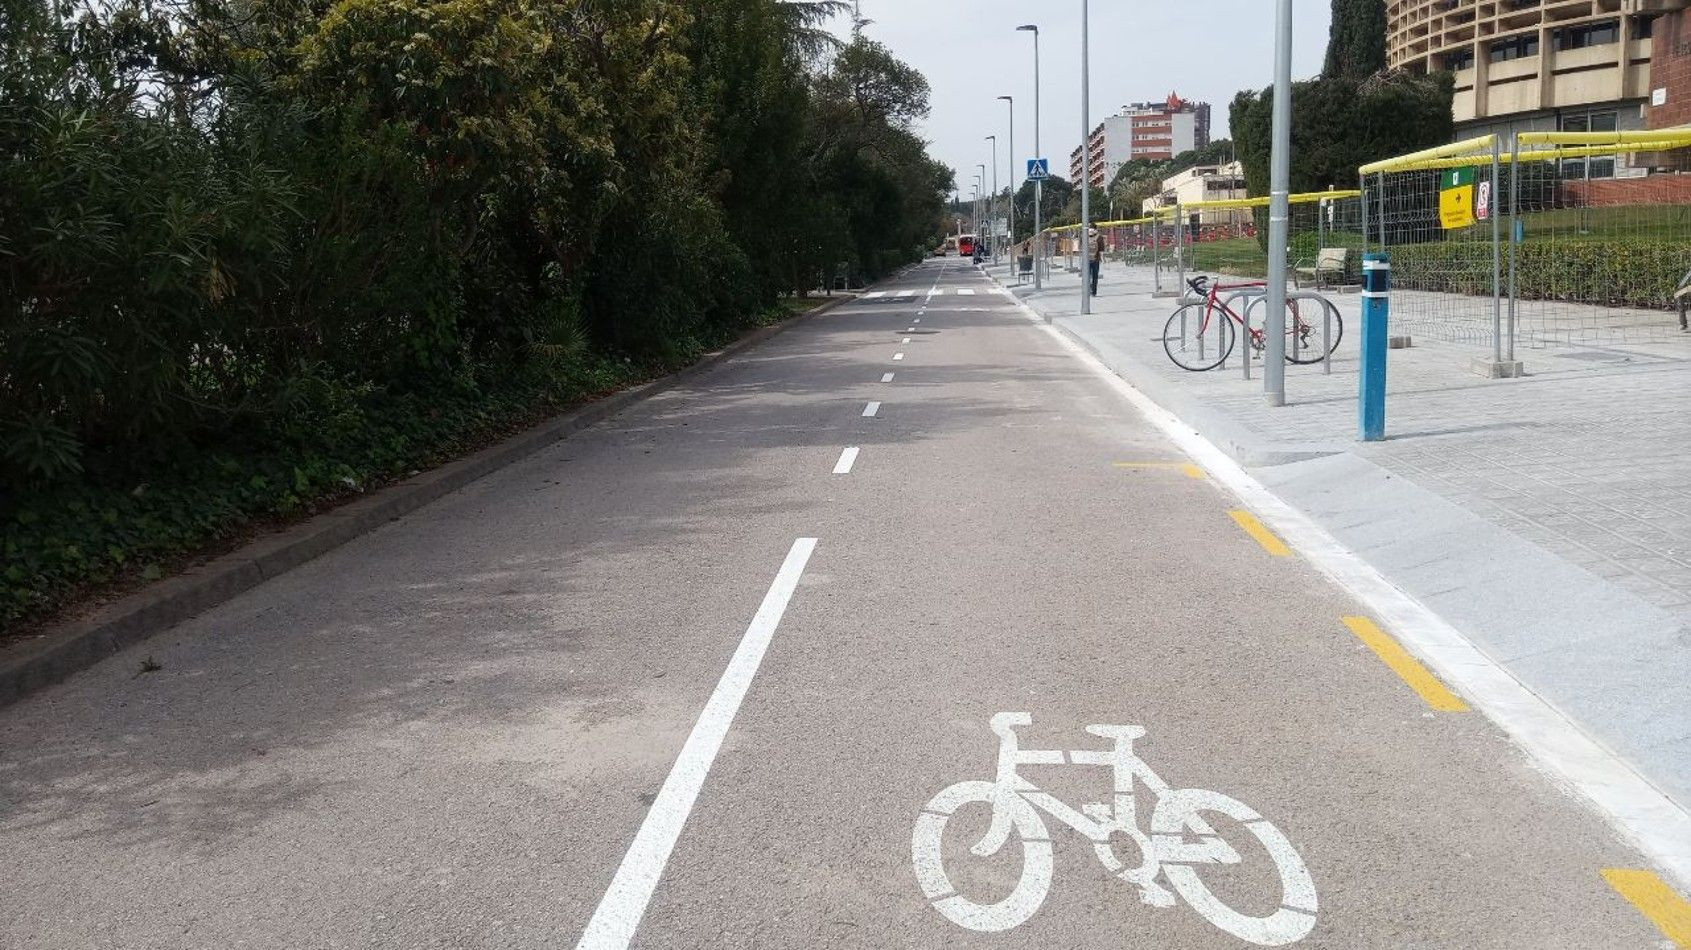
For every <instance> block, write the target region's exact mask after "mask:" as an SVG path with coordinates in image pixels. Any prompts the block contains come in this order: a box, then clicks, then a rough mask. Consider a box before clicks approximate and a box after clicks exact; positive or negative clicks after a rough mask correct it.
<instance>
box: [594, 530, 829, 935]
mask: <svg viewBox="0 0 1691 950" xmlns="http://www.w3.org/2000/svg"><path fill="white" fill-rule="evenodd" d="M815 550H816V539H815V538H799V539H798V540H797V541H794V542H793V546H792V548H791V549H790V550H788V552H787V559H786V560H785V561H783V562H782V564H781V570H780V571H779V572H778V573H777V574H776V575H775V582H774V583H773V584H771V585H770V586H769V593H767V594H765V595H764V598H763V604H762V605H761V606H759V607H758V609H757V614H756V615H754V616H753V617H752V622H751V624H750V626H748V627H746V633H745V636H743V637H742V638H741V639H740V646H739V647H738V648H737V649H736V650H735V651H734V656H733V658H732V659H730V660H729V661H728V667H727V669H725V670H723V671H722V678H721V679H720V680H718V681H717V684H716V689H715V690H714V691H712V692H711V695H710V699H709V700H708V701H706V703H705V709H704V712H702V713H700V714H699V721H698V722H697V723H695V724H694V725H693V731H692V732H691V733H690V734H689V735H688V736H687V741H686V743H685V744H683V745H682V747H681V754H680V755H679V756H677V757H676V759H675V765H674V766H673V767H671V768H670V770H669V777H668V778H666V779H664V783H663V788H661V789H660V790H659V791H658V797H657V798H656V799H655V800H654V801H653V802H652V807H651V808H650V809H649V810H647V812H646V820H645V821H643V822H641V823H640V830H639V831H638V832H636V833H635V835H634V843H633V844H631V845H629V846H628V853H627V854H626V855H624V856H623V859H622V864H621V865H619V866H618V867H617V871H616V875H615V876H614V877H612V878H611V886H610V887H609V888H608V889H606V891H605V896H604V897H603V898H602V899H601V900H600V901H599V907H598V909H596V910H595V911H594V912H593V917H592V919H591V920H589V921H588V922H587V929H586V930H584V931H583V932H582V934H581V940H580V942H578V943H577V944H576V950H623V948H626V947H627V946H628V942H629V941H630V940H632V939H634V931H635V930H636V929H638V928H639V926H640V918H641V917H643V916H644V915H645V913H646V905H647V904H649V903H651V900H652V892H653V891H654V890H656V889H657V886H658V879H659V878H660V877H662V876H663V869H664V865H666V864H667V863H669V855H670V852H671V851H673V850H674V849H675V842H676V840H677V839H679V838H680V837H681V829H682V827H683V826H684V825H686V823H687V815H688V814H689V813H690V812H692V810H693V803H694V801H696V800H697V799H698V797H699V790H700V789H701V788H703V787H704V784H705V776H706V775H707V774H708V773H709V772H710V767H711V763H712V762H714V761H716V754H717V752H718V751H720V750H721V749H722V740H723V738H724V737H725V736H727V735H728V727H729V726H731V725H733V723H734V716H735V714H736V713H738V712H739V710H740V703H741V702H742V701H744V700H745V698H746V691H747V690H749V689H750V688H751V685H752V679H753V677H755V676H756V675H757V668H758V667H759V666H760V665H762V663H763V654H764V652H765V651H767V650H768V649H769V643H770V641H771V640H773V639H774V638H775V628H776V627H778V626H780V624H781V617H782V615H783V614H785V613H786V611H787V602H788V601H790V600H791V599H792V597H793V592H794V591H795V590H797V589H798V584H799V578H800V577H801V576H803V574H804V566H805V564H806V563H808V562H809V561H810V555H811V554H812V553H813V552H814V551H815Z"/></svg>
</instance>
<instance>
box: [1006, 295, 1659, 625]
mask: <svg viewBox="0 0 1691 950" xmlns="http://www.w3.org/2000/svg"><path fill="white" fill-rule="evenodd" d="M1106 273H1107V279H1106V280H1105V281H1104V282H1103V283H1102V284H1101V285H1100V287H1099V299H1098V301H1097V306H1096V307H1095V313H1094V314H1093V316H1092V317H1091V318H1082V317H1080V316H1079V315H1078V314H1074V316H1072V317H1069V318H1068V319H1066V320H1065V323H1066V324H1067V325H1068V326H1070V327H1071V328H1072V329H1074V330H1076V331H1077V332H1078V333H1080V334H1082V335H1083V336H1096V337H1099V338H1101V339H1109V340H1111V341H1112V342H1116V343H1117V344H1118V345H1125V346H1127V347H1130V348H1132V349H1133V350H1135V351H1136V353H1135V355H1137V356H1139V357H1140V358H1141V362H1143V363H1144V364H1145V367H1146V368H1147V369H1149V370H1152V371H1155V372H1157V373H1158V375H1159V376H1161V377H1162V378H1164V379H1165V380H1167V381H1168V382H1170V383H1171V384H1174V385H1178V386H1181V387H1182V388H1184V389H1187V390H1189V391H1190V392H1191V393H1192V394H1194V395H1195V396H1197V397H1198V398H1201V399H1202V400H1203V401H1204V402H1205V403H1207V404H1209V405H1211V406H1213V407H1215V408H1216V409H1217V410H1218V411H1220V412H1222V413H1223V414H1225V415H1226V416H1227V417H1228V418H1230V419H1232V420H1234V421H1236V422H1238V423H1240V424H1241V425H1242V426H1243V427H1245V428H1246V429H1247V430H1248V431H1249V432H1250V433H1252V434H1254V435H1257V436H1259V437H1260V438H1261V439H1262V440H1263V441H1264V442H1265V443H1270V444H1272V443H1280V444H1301V445H1307V444H1309V443H1320V444H1331V445H1332V446H1333V447H1334V448H1343V449H1346V450H1350V451H1354V452H1357V453H1359V454H1361V455H1363V456H1364V457H1366V458H1368V459H1370V460H1372V461H1374V462H1376V463H1377V464H1379V465H1381V466H1383V467H1385V468H1387V469H1390V470H1391V471H1393V472H1396V473H1398V474H1401V475H1403V476H1404V477H1406V478H1409V479H1411V480H1413V481H1414V482H1415V483H1416V484H1418V485H1420V486H1422V487H1424V488H1427V489H1429V490H1431V491H1434V492H1436V493H1438V494H1439V495H1441V496H1443V497H1444V498H1447V499H1449V500H1450V501H1452V502H1455V503H1457V504H1459V505H1461V506H1463V507H1465V508H1468V509H1470V510H1472V511H1474V512H1475V513H1476V514H1479V515H1481V516H1482V517H1484V518H1486V520H1488V521H1490V522H1492V523H1494V524H1496V525H1498V526H1500V527H1503V528H1506V529H1508V530H1510V531H1512V532H1514V533H1515V534H1517V535H1519V536H1521V537H1522V538H1525V539H1526V540H1528V541H1532V542H1534V543H1537V544H1541V545H1543V546H1545V547H1547V548H1549V549H1550V550H1552V551H1554V552H1555V553H1557V554H1558V555H1560V556H1562V557H1563V558H1565V559H1567V560H1569V561H1572V562H1573V563H1575V564H1578V565H1580V566H1582V567H1585V568H1586V569H1587V570H1590V571H1591V572H1592V573H1595V574H1597V575H1599V576H1601V577H1604V578H1607V579H1609V580H1612V581H1614V582H1615V583H1617V584H1619V585H1620V586H1622V587H1624V588H1626V589H1627V590H1630V591H1632V592H1634V593H1636V594H1638V595H1639V596H1641V597H1643V598H1644V599H1646V600H1648V601H1650V602H1651V603H1653V604H1656V605H1657V606H1660V607H1665V608H1671V609H1674V610H1676V611H1678V612H1679V615H1680V616H1681V617H1682V618H1683V619H1684V620H1685V621H1686V622H1687V623H1691V335H1687V336H1686V338H1685V339H1684V340H1683V341H1670V342H1667V343H1649V344H1638V345H1635V346H1615V345H1613V344H1606V345H1592V346H1575V347H1563V348H1547V349H1536V350H1523V351H1522V352H1521V353H1520V354H1518V355H1520V356H1522V357H1523V358H1524V362H1525V363H1526V367H1527V371H1528V373H1529V374H1530V375H1529V376H1527V377H1526V378H1524V379H1517V380H1488V379H1482V378H1480V377H1479V376H1476V375H1474V374H1473V373H1471V372H1470V371H1468V369H1467V364H1468V359H1469V357H1471V356H1478V355H1483V352H1482V351H1480V350H1477V349H1472V348H1469V347H1462V346H1456V345H1452V344H1446V343H1438V342H1436V341H1420V340H1418V341H1416V345H1415V346H1414V347H1412V348H1410V349H1406V350H1395V351H1393V352H1392V354H1391V368H1390V376H1389V380H1388V387H1387V388H1388V393H1389V397H1388V405H1387V414H1388V435H1389V438H1388V439H1387V440H1386V441H1385V442H1382V443H1361V442H1357V441H1355V433H1356V387H1357V380H1356V372H1357V351H1356V348H1355V345H1356V341H1357V336H1358V334H1357V326H1358V324H1357V321H1358V319H1359V307H1360V304H1359V301H1358V298H1357V297H1356V296H1354V295H1343V294H1340V295H1335V297H1334V299H1335V301H1336V302H1338V303H1339V305H1340V310H1341V312H1342V313H1343V315H1344V322H1345V330H1346V333H1345V337H1344V339H1343V341H1342V342H1341V343H1340V348H1339V350H1338V352H1337V354H1336V355H1335V358H1334V360H1333V366H1332V374H1331V375H1324V374H1323V373H1322V372H1321V369H1320V367H1288V372H1287V383H1286V387H1287V396H1288V401H1289V403H1290V404H1289V405H1288V406H1286V407H1283V408H1279V409H1275V408H1271V407H1269V406H1268V405H1267V404H1266V403H1265V401H1264V400H1263V397H1262V384H1261V367H1260V366H1254V367H1253V376H1254V377H1255V379H1254V380H1253V381H1250V382H1247V381H1246V380H1244V379H1243V378H1242V373H1241V369H1240V365H1239V362H1238V359H1237V357H1235V358H1234V359H1233V360H1231V361H1230V362H1229V365H1228V367H1226V368H1225V369H1222V370H1213V371H1211V372H1208V373H1188V372H1186V371H1184V370H1181V369H1180V368H1178V367H1176V366H1175V365H1174V364H1173V363H1171V362H1170V361H1169V360H1168V359H1167V358H1166V357H1165V356H1164V355H1163V353H1162V351H1161V348H1160V344H1159V343H1158V342H1157V339H1156V338H1157V336H1158V335H1159V333H1160V331H1161V329H1162V321H1163V320H1164V319H1166V318H1167V316H1168V313H1169V311H1170V310H1171V309H1172V307H1173V301H1170V300H1153V299H1151V298H1150V287H1151V283H1150V278H1149V275H1148V274H1147V273H1145V272H1143V271H1137V272H1135V271H1125V272H1124V268H1122V267H1120V266H1119V265H1118V266H1112V267H1111V268H1109V270H1108V271H1107V272H1106ZM1054 283H1055V285H1056V286H1055V288H1054V289H1052V290H1049V291H1047V292H1046V293H1045V294H1043V295H1041V296H1039V297H1030V298H1029V299H1028V302H1029V303H1030V304H1032V305H1033V306H1034V307H1035V308H1036V309H1038V310H1040V311H1041V312H1042V313H1047V312H1049V313H1061V312H1063V311H1065V310H1066V311H1068V312H1069V313H1073V312H1074V311H1077V310H1078V301H1077V298H1076V297H1075V294H1076V293H1078V283H1077V282H1076V279H1075V277H1074V276H1073V275H1069V274H1063V273H1059V274H1058V275H1057V276H1056V278H1055V281H1054ZM1172 284H1173V280H1172V278H1168V277H1165V281H1164V285H1165V286H1170V285H1172ZM1259 312H1260V311H1259ZM1668 319H1671V318H1668Z"/></svg>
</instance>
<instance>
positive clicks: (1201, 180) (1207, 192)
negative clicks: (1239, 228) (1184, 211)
mask: <svg viewBox="0 0 1691 950" xmlns="http://www.w3.org/2000/svg"><path fill="white" fill-rule="evenodd" d="M1245 196H1246V194H1245V166H1244V165H1242V164H1240V163H1238V162H1232V163H1229V164H1226V165H1200V166H1198V167H1196V168H1189V169H1187V170H1186V171H1183V172H1181V173H1180V174H1178V175H1173V176H1171V177H1169V178H1165V179H1163V190H1162V192H1161V193H1160V194H1157V195H1153V196H1152V197H1150V198H1146V199H1145V203H1144V206H1143V208H1142V209H1141V211H1142V212H1143V213H1144V214H1147V215H1149V214H1152V213H1153V212H1155V211H1156V210H1157V209H1159V208H1172V207H1174V206H1175V205H1177V204H1179V205H1186V206H1190V205H1194V204H1197V203H1198V202H1200V201H1225V200H1228V199H1232V198H1243V197H1245ZM1237 216H1238V214H1237V212H1231V211H1225V210H1223V211H1218V210H1214V209H1209V210H1205V211H1202V212H1198V213H1194V215H1193V217H1192V220H1191V221H1190V222H1188V223H1189V224H1190V225H1191V226H1194V227H1196V226H1200V225H1213V224H1230V223H1233V222H1234V221H1235V220H1236V218H1237Z"/></svg>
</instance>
